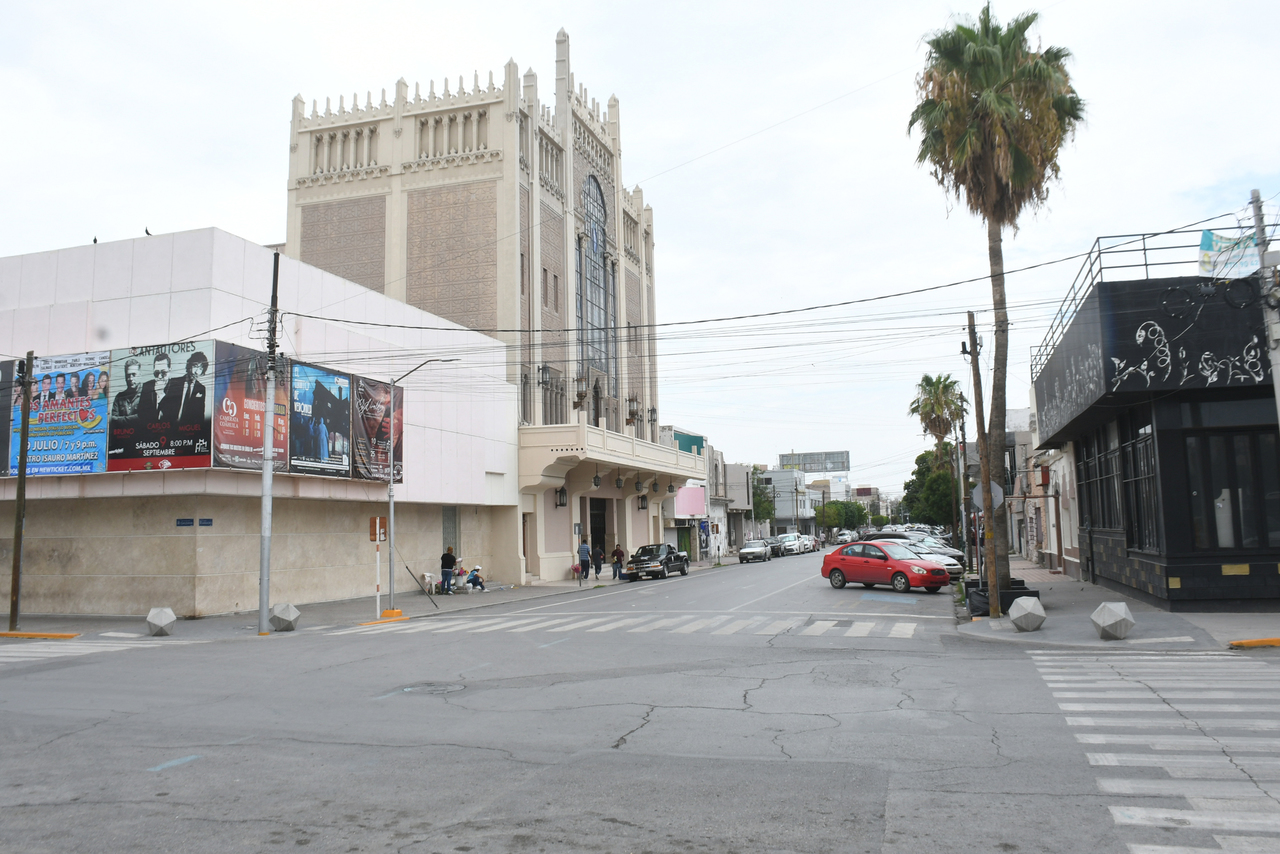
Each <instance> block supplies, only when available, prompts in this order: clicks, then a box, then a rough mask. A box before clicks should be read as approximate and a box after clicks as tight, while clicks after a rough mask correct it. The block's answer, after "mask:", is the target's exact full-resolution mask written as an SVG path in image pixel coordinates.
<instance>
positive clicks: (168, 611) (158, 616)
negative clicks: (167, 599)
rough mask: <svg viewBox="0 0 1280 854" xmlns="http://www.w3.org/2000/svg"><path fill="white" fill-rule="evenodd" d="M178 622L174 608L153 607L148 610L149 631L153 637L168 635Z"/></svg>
mask: <svg viewBox="0 0 1280 854" xmlns="http://www.w3.org/2000/svg"><path fill="white" fill-rule="evenodd" d="M176 622H178V618H177V617H176V616H174V614H173V609H172V608H152V609H151V610H150V611H148V612H147V633H148V634H150V635H151V636H152V637H158V638H162V637H167V636H168V635H169V634H170V632H172V631H173V624H174V623H176Z"/></svg>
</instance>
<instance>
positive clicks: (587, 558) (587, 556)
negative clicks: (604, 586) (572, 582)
mask: <svg viewBox="0 0 1280 854" xmlns="http://www.w3.org/2000/svg"><path fill="white" fill-rule="evenodd" d="M589 572H591V546H589V545H587V538H586V537H583V538H582V545H580V546H578V578H579V579H583V578H586V577H587V573H589Z"/></svg>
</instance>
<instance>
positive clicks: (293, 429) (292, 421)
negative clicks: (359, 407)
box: [289, 362, 351, 477]
mask: <svg viewBox="0 0 1280 854" xmlns="http://www.w3.org/2000/svg"><path fill="white" fill-rule="evenodd" d="M290 373H291V376H290V380H291V385H290V388H289V471H290V472H292V473H293V474H323V475H329V476H330V477H351V377H350V376H349V375H347V374H338V373H334V372H333V371H329V370H325V369H324V368H319V367H316V366H314V365H304V364H301V363H299V362H294V363H293V365H292V370H291V372H290Z"/></svg>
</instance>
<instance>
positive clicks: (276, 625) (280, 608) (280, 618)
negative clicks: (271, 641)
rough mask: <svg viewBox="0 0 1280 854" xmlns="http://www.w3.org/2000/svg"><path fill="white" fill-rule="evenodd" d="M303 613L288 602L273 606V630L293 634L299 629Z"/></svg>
mask: <svg viewBox="0 0 1280 854" xmlns="http://www.w3.org/2000/svg"><path fill="white" fill-rule="evenodd" d="M301 617H302V613H301V612H300V611H299V610H298V609H297V608H295V607H293V606H292V605H290V604H288V603H287V602H284V603H281V604H279V605H272V606H271V617H270V620H271V628H273V629H275V630H276V631H277V632H291V631H293V630H294V629H296V628H297V627H298V620H299V619H301Z"/></svg>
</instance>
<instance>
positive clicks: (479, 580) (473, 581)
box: [467, 566, 489, 593]
mask: <svg viewBox="0 0 1280 854" xmlns="http://www.w3.org/2000/svg"><path fill="white" fill-rule="evenodd" d="M467 584H469V585H471V588H472V589H473V590H474V589H475V588H477V587H479V588H480V592H481V593H487V592H489V591H487V590H485V588H484V578H483V577H482V576H481V575H480V567H478V566H477V567H476V568H475V569H473V570H471V572H469V573H468V574H467Z"/></svg>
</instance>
